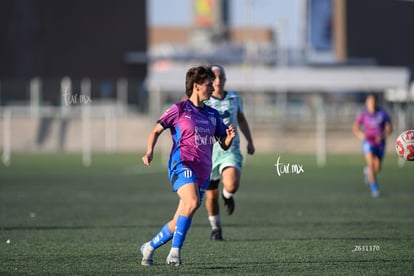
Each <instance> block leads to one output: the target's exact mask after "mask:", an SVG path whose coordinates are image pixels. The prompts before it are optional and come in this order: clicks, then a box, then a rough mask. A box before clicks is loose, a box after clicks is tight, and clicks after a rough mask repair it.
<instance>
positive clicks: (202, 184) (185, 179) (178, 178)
mask: <svg viewBox="0 0 414 276" xmlns="http://www.w3.org/2000/svg"><path fill="white" fill-rule="evenodd" d="M168 174H169V178H170V182H171V185H172V186H173V192H177V191H178V190H179V189H180V188H181V187H182V186H184V185H186V184H188V183H196V184H197V185H198V189H199V190H198V192H199V195H200V201H201V200H203V198H204V194H205V192H206V188H207V187H208V185H209V183H210V178H208V179H199V178H198V177H197V176H196V174H195V173H194V171H193V170H192V169H190V168H188V167H186V166H184V165H182V164H179V165H177V166H175V167H174V168H173V169H168Z"/></svg>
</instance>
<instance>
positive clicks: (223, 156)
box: [206, 65, 255, 240]
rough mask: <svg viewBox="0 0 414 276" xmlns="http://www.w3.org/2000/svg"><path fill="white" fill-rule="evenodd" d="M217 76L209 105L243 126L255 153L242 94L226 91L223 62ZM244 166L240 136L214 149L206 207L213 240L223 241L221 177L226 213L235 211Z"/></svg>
mask: <svg viewBox="0 0 414 276" xmlns="http://www.w3.org/2000/svg"><path fill="white" fill-rule="evenodd" d="M211 69H212V71H213V72H214V74H215V76H216V78H215V79H214V82H213V86H214V92H213V94H212V96H211V98H210V99H209V100H208V101H206V104H207V105H209V106H211V107H213V108H215V109H217V110H218V111H219V113H220V115H221V117H222V118H223V121H224V123H225V124H226V125H233V126H234V127H235V128H236V129H237V128H238V127H240V130H241V132H242V133H243V135H244V136H245V138H246V140H247V153H248V154H254V151H255V148H254V144H253V139H252V136H251V134H250V128H249V124H248V123H247V120H246V117H245V116H244V113H243V103H242V99H241V98H240V96H239V94H238V93H237V92H235V91H226V90H224V85H225V83H226V73H225V71H224V68H223V67H222V66H220V65H213V66H212V67H211ZM242 165H243V156H242V154H241V152H240V137H239V135H237V136H236V137H235V138H234V141H233V143H232V145H231V147H230V149H229V150H227V151H223V150H222V149H221V148H220V147H219V146H218V145H215V146H214V148H213V170H212V173H211V181H210V185H209V187H208V188H207V191H206V209H207V213H208V220H209V221H210V225H211V228H212V232H211V235H210V240H223V237H222V231H221V223H220V214H219V191H218V186H219V182H220V178H222V180H223V190H222V193H221V196H222V197H223V199H224V206H225V207H226V211H227V214H229V215H231V214H232V213H233V211H234V207H235V205H234V198H233V195H234V193H236V191H237V189H238V188H239V186H240V170H241V168H242Z"/></svg>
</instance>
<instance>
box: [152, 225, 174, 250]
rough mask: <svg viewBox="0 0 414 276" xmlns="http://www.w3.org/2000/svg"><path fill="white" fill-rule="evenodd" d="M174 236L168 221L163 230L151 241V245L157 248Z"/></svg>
mask: <svg viewBox="0 0 414 276" xmlns="http://www.w3.org/2000/svg"><path fill="white" fill-rule="evenodd" d="M172 237H173V233H172V232H171V231H170V229H169V228H168V223H167V224H165V225H164V227H163V228H162V229H161V231H160V232H159V233H158V234H157V235H155V237H154V238H152V240H151V241H150V245H151V246H152V247H153V248H154V249H155V248H158V247H160V246H161V245H163V244H165V243H167V242H168V241H169V240H171V238H172Z"/></svg>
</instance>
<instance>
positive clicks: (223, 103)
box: [205, 91, 243, 151]
mask: <svg viewBox="0 0 414 276" xmlns="http://www.w3.org/2000/svg"><path fill="white" fill-rule="evenodd" d="M205 103H206V104H207V105H208V106H211V107H213V108H215V109H217V110H218V112H219V113H220V116H221V118H222V119H223V122H224V124H226V126H229V125H233V126H234V127H235V128H236V130H237V135H236V137H234V139H233V143H232V144H231V147H230V148H229V149H228V151H233V150H239V149H240V135H239V132H238V121H237V115H238V113H243V102H242V99H241V98H240V96H239V93H237V92H236V91H226V92H225V96H224V98H223V99H217V98H215V97H213V96H211V97H210V99H209V100H207V101H206V102H205ZM214 147H215V148H216V147H219V145H218V144H215V145H214ZM215 150H217V149H215Z"/></svg>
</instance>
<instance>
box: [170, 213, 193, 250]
mask: <svg viewBox="0 0 414 276" xmlns="http://www.w3.org/2000/svg"><path fill="white" fill-rule="evenodd" d="M190 226H191V218H189V217H184V216H178V218H177V225H176V226H175V231H174V237H173V240H172V247H173V248H181V247H182V246H183V243H184V240H185V236H186V235H187V232H188V230H189V229H190Z"/></svg>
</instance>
